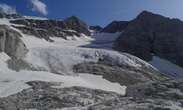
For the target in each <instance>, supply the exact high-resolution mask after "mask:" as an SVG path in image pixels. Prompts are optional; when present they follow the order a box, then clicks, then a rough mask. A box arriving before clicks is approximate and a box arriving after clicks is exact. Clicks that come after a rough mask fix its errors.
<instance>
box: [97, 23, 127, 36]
mask: <svg viewBox="0 0 183 110" xmlns="http://www.w3.org/2000/svg"><path fill="white" fill-rule="evenodd" d="M128 23H129V22H128V21H113V22H112V23H110V24H109V25H107V26H106V27H105V28H104V29H103V30H101V32H105V33H116V32H122V31H123V30H124V29H125V28H126V27H127V26H128Z"/></svg>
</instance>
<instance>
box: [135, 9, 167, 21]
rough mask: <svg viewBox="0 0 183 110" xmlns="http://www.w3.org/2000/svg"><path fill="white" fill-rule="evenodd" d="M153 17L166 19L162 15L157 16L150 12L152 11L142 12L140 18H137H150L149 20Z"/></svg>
mask: <svg viewBox="0 0 183 110" xmlns="http://www.w3.org/2000/svg"><path fill="white" fill-rule="evenodd" d="M152 17H163V18H165V17H164V16H162V15H160V14H155V13H153V12H150V11H146V10H145V11H142V12H141V13H140V14H139V15H138V16H137V18H149V19H152Z"/></svg>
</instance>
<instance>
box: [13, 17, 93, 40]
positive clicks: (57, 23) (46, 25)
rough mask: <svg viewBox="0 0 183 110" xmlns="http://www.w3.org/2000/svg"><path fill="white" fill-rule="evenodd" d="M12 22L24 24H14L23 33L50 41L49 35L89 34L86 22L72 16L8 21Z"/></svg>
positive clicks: (64, 36)
mask: <svg viewBox="0 0 183 110" xmlns="http://www.w3.org/2000/svg"><path fill="white" fill-rule="evenodd" d="M10 22H11V23H13V24H20V25H25V26H15V28H17V29H20V30H21V31H22V32H23V33H24V34H28V35H34V36H36V37H39V38H44V39H46V40H47V41H51V40H50V37H62V38H64V39H66V36H77V37H80V36H81V34H85V35H88V36H89V35H90V32H89V29H88V26H87V24H85V23H84V22H83V21H81V20H80V19H79V18H77V17H75V16H72V17H70V18H67V19H65V20H63V21H62V20H38V19H17V20H12V21H10Z"/></svg>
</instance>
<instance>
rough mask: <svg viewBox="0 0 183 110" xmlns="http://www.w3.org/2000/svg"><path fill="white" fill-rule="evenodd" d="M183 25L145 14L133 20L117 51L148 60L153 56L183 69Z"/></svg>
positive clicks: (155, 15)
mask: <svg viewBox="0 0 183 110" xmlns="http://www.w3.org/2000/svg"><path fill="white" fill-rule="evenodd" d="M182 33H183V22H182V21H180V20H178V19H170V18H166V17H163V16H161V15H157V14H153V13H151V12H147V11H144V12H142V13H141V14H140V15H139V16H137V18H136V19H134V20H132V21H131V22H130V23H129V24H128V26H127V28H126V29H125V30H124V32H123V33H122V34H121V35H120V37H119V38H118V39H117V40H116V43H115V45H114V49H116V50H119V51H124V52H128V53H131V54H133V55H135V56H138V57H140V58H142V59H144V60H146V61H150V60H152V56H153V54H154V55H156V56H159V57H161V58H164V59H167V60H169V61H171V62H173V63H175V64H178V65H180V66H183V60H180V59H182V58H183V51H182V48H183V43H182V42H183V34H182Z"/></svg>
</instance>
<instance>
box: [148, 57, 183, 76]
mask: <svg viewBox="0 0 183 110" xmlns="http://www.w3.org/2000/svg"><path fill="white" fill-rule="evenodd" d="M149 63H150V64H152V65H153V66H154V67H156V68H157V69H158V70H159V71H161V72H162V73H165V74H167V75H169V76H171V77H173V78H176V79H179V78H182V77H183V68H182V67H180V66H178V65H176V64H173V63H171V62H170V61H167V60H165V59H162V58H159V57H157V56H154V57H153V60H152V61H150V62H149Z"/></svg>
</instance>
